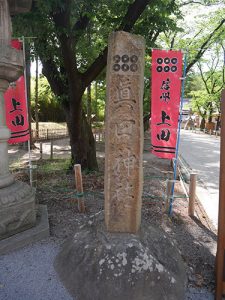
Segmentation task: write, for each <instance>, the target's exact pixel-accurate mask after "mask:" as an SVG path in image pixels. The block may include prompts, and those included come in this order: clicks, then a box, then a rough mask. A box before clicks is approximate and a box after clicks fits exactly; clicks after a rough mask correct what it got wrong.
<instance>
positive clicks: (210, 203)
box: [179, 130, 220, 228]
mask: <svg viewBox="0 0 225 300" xmlns="http://www.w3.org/2000/svg"><path fill="white" fill-rule="evenodd" d="M179 153H180V155H181V156H182V157H183V158H184V160H185V161H186V162H187V163H188V165H189V166H190V167H191V168H192V169H193V170H196V171H197V173H198V179H199V180H200V182H198V184H197V196H198V198H199V199H200V201H201V203H202V205H203V207H204V209H205V211H206V213H207V215H208V216H209V218H210V219H211V220H212V222H213V224H214V226H215V227H216V228H217V225H218V204H219V168H220V138H219V137H216V136H211V135H208V134H204V133H199V132H198V133H194V132H191V131H187V130H182V131H181V142H180V149H179Z"/></svg>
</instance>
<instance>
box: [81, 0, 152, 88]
mask: <svg viewBox="0 0 225 300" xmlns="http://www.w3.org/2000/svg"><path fill="white" fill-rule="evenodd" d="M150 2H151V0H135V1H134V2H133V3H132V4H130V5H129V7H128V9H127V13H126V15H125V16H124V18H123V20H122V22H121V24H120V26H119V27H118V28H117V29H116V30H115V31H118V30H123V31H127V32H130V31H131V29H132V28H133V26H134V24H135V22H136V21H137V19H138V18H139V17H140V15H141V14H142V13H143V11H144V10H145V8H146V7H147V6H148V4H149V3H150ZM107 53H108V47H105V49H104V50H103V51H102V53H101V54H100V55H99V56H98V57H97V58H96V60H95V61H94V62H93V63H92V65H91V66H90V67H89V68H88V69H87V70H86V72H85V73H84V74H83V76H82V77H83V82H84V84H85V86H86V87H87V86H88V85H89V84H90V83H91V82H92V81H93V80H94V79H95V78H96V76H98V75H99V74H100V73H101V72H102V70H103V69H104V68H105V66H106V63H107Z"/></svg>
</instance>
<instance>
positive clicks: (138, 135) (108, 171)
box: [105, 31, 145, 233]
mask: <svg viewBox="0 0 225 300" xmlns="http://www.w3.org/2000/svg"><path fill="white" fill-rule="evenodd" d="M144 51H145V42H144V38H142V37H141V36H137V35H133V34H130V33H127V32H123V31H118V32H114V33H112V34H111V35H110V37H109V50H108V61H107V103H106V132H105V223H106V227H107V230H108V231H111V232H131V233H135V232H137V231H138V229H139V226H140V222H141V196H142V186H143V175H142V152H143V121H142V119H143V112H142V102H143V84H144Z"/></svg>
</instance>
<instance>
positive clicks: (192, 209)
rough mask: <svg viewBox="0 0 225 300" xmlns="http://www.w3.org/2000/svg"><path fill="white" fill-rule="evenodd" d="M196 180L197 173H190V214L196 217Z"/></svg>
mask: <svg viewBox="0 0 225 300" xmlns="http://www.w3.org/2000/svg"><path fill="white" fill-rule="evenodd" d="M196 181H197V174H196V173H191V174H190V185H189V205H188V215H189V216H190V217H194V215H195V196H196Z"/></svg>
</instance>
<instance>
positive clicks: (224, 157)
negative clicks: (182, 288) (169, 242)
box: [215, 90, 225, 300]
mask: <svg viewBox="0 0 225 300" xmlns="http://www.w3.org/2000/svg"><path fill="white" fill-rule="evenodd" d="M224 170H225V90H223V91H222V100H221V131H220V184H219V216H218V238H217V254H216V298H215V299H216V300H221V299H222V295H223V294H224V292H225V278H224V262H225V257H224V256H225V172H224Z"/></svg>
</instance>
